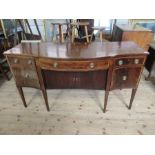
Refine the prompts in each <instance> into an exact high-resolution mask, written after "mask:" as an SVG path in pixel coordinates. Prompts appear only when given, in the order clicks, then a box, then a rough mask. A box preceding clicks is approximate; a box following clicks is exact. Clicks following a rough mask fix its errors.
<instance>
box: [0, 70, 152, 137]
mask: <svg viewBox="0 0 155 155" xmlns="http://www.w3.org/2000/svg"><path fill="white" fill-rule="evenodd" d="M144 75H147V72H146V71H144V73H143V75H142V78H141V81H140V85H139V88H138V91H137V94H136V96H135V100H134V102H133V107H132V109H131V110H128V109H127V107H126V105H127V104H128V103H129V99H130V94H131V90H130V89H129V90H128V89H127V90H122V91H120V90H115V91H112V92H111V93H110V95H109V101H108V106H107V110H108V111H107V112H106V113H103V112H102V110H101V107H103V102H104V91H98V90H96V91H93V90H48V99H49V105H50V109H51V111H50V112H47V111H46V108H45V105H44V100H43V98H42V94H41V92H40V91H39V90H36V89H31V88H26V89H24V92H25V97H26V100H27V103H28V108H24V106H23V104H22V101H21V99H20V97H19V94H18V92H17V89H16V87H15V84H14V80H13V79H11V81H4V80H2V78H0V134H96V135H98V134H101V135H102V134H103V135H105V134H107V135H111V134H140V135H142V134H155V81H154V82H151V81H145V80H144Z"/></svg>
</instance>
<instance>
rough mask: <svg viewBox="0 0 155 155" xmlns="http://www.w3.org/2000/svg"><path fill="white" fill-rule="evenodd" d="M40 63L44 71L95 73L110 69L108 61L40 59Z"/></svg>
mask: <svg viewBox="0 0 155 155" xmlns="http://www.w3.org/2000/svg"><path fill="white" fill-rule="evenodd" d="M38 62H39V65H40V67H41V68H42V69H49V70H56V71H93V70H105V69H108V68H109V61H107V60H95V61H94V60H93V61H88V60H86V61H59V60H50V59H48V60H45V59H39V60H38Z"/></svg>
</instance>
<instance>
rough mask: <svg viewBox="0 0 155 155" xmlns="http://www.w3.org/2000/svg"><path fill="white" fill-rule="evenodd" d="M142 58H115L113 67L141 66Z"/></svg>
mask: <svg viewBox="0 0 155 155" xmlns="http://www.w3.org/2000/svg"><path fill="white" fill-rule="evenodd" d="M144 60H145V58H144V57H135V58H116V59H115V66H116V67H121V66H125V65H143V64H144Z"/></svg>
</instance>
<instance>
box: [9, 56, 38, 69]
mask: <svg viewBox="0 0 155 155" xmlns="http://www.w3.org/2000/svg"><path fill="white" fill-rule="evenodd" d="M8 61H9V64H10V65H11V66H12V67H13V66H15V67H24V68H30V69H34V68H35V62H34V59H33V58H32V57H19V56H8Z"/></svg>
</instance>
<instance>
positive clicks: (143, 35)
mask: <svg viewBox="0 0 155 155" xmlns="http://www.w3.org/2000/svg"><path fill="white" fill-rule="evenodd" d="M152 40H153V32H152V31H151V30H149V29H147V28H144V27H142V26H139V25H130V24H120V25H118V24H115V25H114V27H113V33H112V41H134V42H135V43H136V44H138V45H139V46H140V47H141V48H143V49H144V50H148V48H149V44H150V43H151V42H152Z"/></svg>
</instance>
